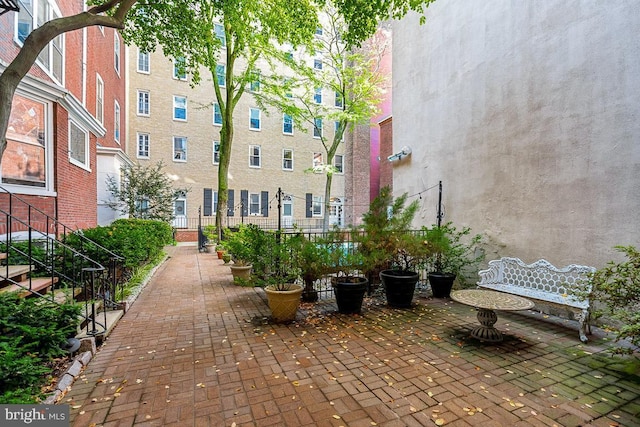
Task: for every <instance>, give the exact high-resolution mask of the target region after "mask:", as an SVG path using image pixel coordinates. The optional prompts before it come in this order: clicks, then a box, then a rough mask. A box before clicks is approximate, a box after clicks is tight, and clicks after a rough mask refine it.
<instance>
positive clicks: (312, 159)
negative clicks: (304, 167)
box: [311, 151, 324, 173]
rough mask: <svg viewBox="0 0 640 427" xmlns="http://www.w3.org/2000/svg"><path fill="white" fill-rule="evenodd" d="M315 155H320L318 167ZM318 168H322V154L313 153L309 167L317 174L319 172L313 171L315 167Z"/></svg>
mask: <svg viewBox="0 0 640 427" xmlns="http://www.w3.org/2000/svg"><path fill="white" fill-rule="evenodd" d="M316 154H319V155H320V160H321V162H320V164H318V165H316ZM319 166H324V153H321V152H319V151H314V152H313V155H312V157H311V167H312V168H313V169H314V172H316V173H317V172H319V171H316V170H315V169H316V167H319Z"/></svg>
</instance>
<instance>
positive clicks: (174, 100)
mask: <svg viewBox="0 0 640 427" xmlns="http://www.w3.org/2000/svg"><path fill="white" fill-rule="evenodd" d="M177 98H180V99H184V119H181V118H178V117H176V99H177ZM172 112H173V120H175V121H176V122H186V121H187V120H188V119H189V109H188V108H187V97H186V96H181V95H173V110H172Z"/></svg>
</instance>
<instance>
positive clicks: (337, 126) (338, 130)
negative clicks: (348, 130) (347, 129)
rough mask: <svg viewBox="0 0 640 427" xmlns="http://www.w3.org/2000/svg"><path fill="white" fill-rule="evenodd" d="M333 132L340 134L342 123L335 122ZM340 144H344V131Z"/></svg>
mask: <svg viewBox="0 0 640 427" xmlns="http://www.w3.org/2000/svg"><path fill="white" fill-rule="evenodd" d="M333 131H334V132H335V133H338V132H340V122H339V121H337V120H336V121H335V122H333ZM340 142H344V131H342V135H341V136H340Z"/></svg>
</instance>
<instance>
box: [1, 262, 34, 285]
mask: <svg viewBox="0 0 640 427" xmlns="http://www.w3.org/2000/svg"><path fill="white" fill-rule="evenodd" d="M31 270H33V265H3V266H0V281H4V282H6V280H7V278H9V279H12V280H13V281H16V282H22V281H23V280H25V279H26V278H27V276H28V275H29V272H31ZM0 286H2V284H1V283H0Z"/></svg>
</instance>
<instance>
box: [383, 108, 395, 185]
mask: <svg viewBox="0 0 640 427" xmlns="http://www.w3.org/2000/svg"><path fill="white" fill-rule="evenodd" d="M392 154H393V119H392V118H391V117H389V118H388V119H385V120H383V121H381V122H380V187H381V188H382V187H390V188H391V190H393V162H390V161H388V160H387V157H389V156H391V155H392Z"/></svg>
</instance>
